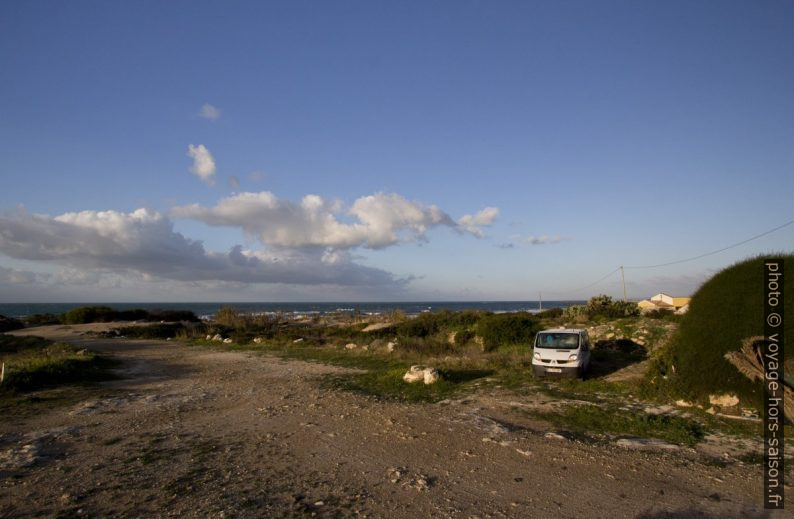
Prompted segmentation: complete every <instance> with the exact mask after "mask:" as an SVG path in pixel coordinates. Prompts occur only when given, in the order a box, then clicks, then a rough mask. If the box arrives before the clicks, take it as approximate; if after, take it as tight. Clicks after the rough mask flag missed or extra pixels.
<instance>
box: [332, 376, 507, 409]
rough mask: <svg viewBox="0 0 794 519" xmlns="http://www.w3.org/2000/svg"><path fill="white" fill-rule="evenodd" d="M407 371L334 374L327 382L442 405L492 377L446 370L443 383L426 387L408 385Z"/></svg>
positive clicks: (359, 390)
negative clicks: (441, 401)
mask: <svg viewBox="0 0 794 519" xmlns="http://www.w3.org/2000/svg"><path fill="white" fill-rule="evenodd" d="M405 371H406V370H405V369H403V368H396V369H385V370H377V371H368V372H366V373H356V374H352V375H334V376H331V377H328V378H327V380H326V383H327V385H329V386H330V387H334V388H338V389H344V390H347V391H354V392H358V393H362V394H366V395H370V396H376V397H379V398H386V399H391V400H399V401H402V402H414V403H418V402H438V401H440V400H444V399H446V398H450V397H452V396H454V395H455V394H456V393H458V392H460V391H462V390H463V389H464V388H465V386H466V385H467V384H468V383H469V382H471V381H473V380H477V379H479V378H482V377H486V376H488V375H490V374H491V373H490V372H489V371H480V370H443V371H442V376H443V378H442V380H439V381H438V382H436V383H435V384H429V385H425V384H423V383H422V382H414V383H413V384H408V383H406V382H404V381H403V379H402V377H403V375H404V374H405Z"/></svg>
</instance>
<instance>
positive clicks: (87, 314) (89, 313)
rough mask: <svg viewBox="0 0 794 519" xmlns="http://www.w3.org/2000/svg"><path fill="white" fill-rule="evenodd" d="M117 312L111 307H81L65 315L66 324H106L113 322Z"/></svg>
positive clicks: (63, 318)
mask: <svg viewBox="0 0 794 519" xmlns="http://www.w3.org/2000/svg"><path fill="white" fill-rule="evenodd" d="M115 314H116V312H115V311H114V310H113V309H112V308H110V307H109V306H81V307H80V308H75V309H73V310H69V311H68V312H66V313H65V314H63V316H62V318H61V320H62V321H63V322H64V324H85V323H97V322H98V323H106V322H110V321H112V320H113V318H114V316H115Z"/></svg>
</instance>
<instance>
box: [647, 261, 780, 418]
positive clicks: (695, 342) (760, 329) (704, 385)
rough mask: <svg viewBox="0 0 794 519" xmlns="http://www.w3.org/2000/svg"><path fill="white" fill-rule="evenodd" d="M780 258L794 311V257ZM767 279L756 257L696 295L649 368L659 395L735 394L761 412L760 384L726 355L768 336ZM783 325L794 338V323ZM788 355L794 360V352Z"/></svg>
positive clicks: (717, 277)
mask: <svg viewBox="0 0 794 519" xmlns="http://www.w3.org/2000/svg"><path fill="white" fill-rule="evenodd" d="M781 257H783V258H784V261H785V273H784V277H783V279H784V283H785V286H784V301H783V304H784V306H787V307H788V308H794V306H793V305H794V255H792V254H788V255H781ZM763 277H764V258H762V257H755V258H751V259H748V260H745V261H742V262H740V263H737V264H735V265H733V266H731V267H728V268H726V269H724V270H722V271H721V272H719V273H717V274H716V275H715V276H714V277H712V278H711V279H710V280H709V281H707V282H706V283H705V284H704V285H703V286H702V287H701V288H700V290H698V291H697V293H696V294H695V295H694V296H693V297H692V300H691V302H690V304H689V311H688V312H687V313H686V314H684V316H683V317H682V318H681V321H680V325H679V327H678V331H677V332H676V334H675V335H674V336H673V338H672V339H671V341H670V343H669V344H668V346H667V347H666V348H665V349H664V350H663V351H662V352H660V354H659V356H658V357H656V358H655V359H654V363H653V364H652V366H651V369H650V370H649V374H648V377H649V382H651V381H652V382H653V383H652V384H651V385H652V386H653V387H655V389H656V390H657V391H660V392H662V393H666V394H670V395H671V396H672V395H675V396H683V397H685V398H687V399H690V400H701V401H702V400H705V399H706V398H708V395H710V394H714V393H727V392H731V393H735V394H737V395H738V396H739V397H740V398H741V399H743V400H745V401H747V402H748V403H753V404H755V405H756V406H758V407H759V408H760V406H761V405H762V404H763V401H762V393H763V388H762V386H761V384H759V383H751V382H750V380H749V379H748V378H746V377H745V376H744V375H742V374H741V373H739V371H738V370H737V369H736V368H735V367H734V366H733V365H732V364H730V363H729V362H728V361H727V360H725V358H724V357H723V355H725V353H727V352H729V351H735V350H738V349H739V348H740V347H741V343H742V340H743V339H746V338H748V337H752V336H756V335H764V319H763V317H764V315H763V313H764V284H763V283H762V282H761V281H762V280H763ZM784 326H785V328H784V333H785V334H788V335H789V337H792V336H794V319H788V320H786V321H785V325H784ZM784 354H785V355H786V358H789V359H790V358H792V357H793V356H794V348H787V349H785V350H784ZM665 376H666V377H667V379H666V380H665V378H664V377H665Z"/></svg>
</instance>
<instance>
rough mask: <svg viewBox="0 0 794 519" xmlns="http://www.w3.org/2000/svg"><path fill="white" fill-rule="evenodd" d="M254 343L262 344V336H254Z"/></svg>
mask: <svg viewBox="0 0 794 519" xmlns="http://www.w3.org/2000/svg"><path fill="white" fill-rule="evenodd" d="M254 344H262V337H254Z"/></svg>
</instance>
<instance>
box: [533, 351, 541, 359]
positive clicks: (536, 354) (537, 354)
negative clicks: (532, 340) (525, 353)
mask: <svg viewBox="0 0 794 519" xmlns="http://www.w3.org/2000/svg"><path fill="white" fill-rule="evenodd" d="M534 357H535V358H536V359H538V360H540V353H538V352H535V355H534Z"/></svg>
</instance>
